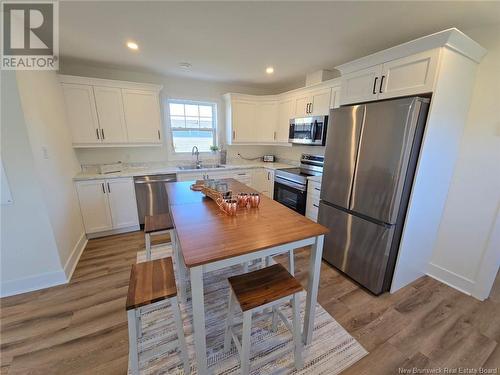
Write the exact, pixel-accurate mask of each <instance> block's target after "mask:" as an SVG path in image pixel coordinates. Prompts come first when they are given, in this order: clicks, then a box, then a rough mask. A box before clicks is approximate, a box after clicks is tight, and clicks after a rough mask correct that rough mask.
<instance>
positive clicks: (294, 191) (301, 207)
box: [274, 176, 307, 215]
mask: <svg viewBox="0 0 500 375" xmlns="http://www.w3.org/2000/svg"><path fill="white" fill-rule="evenodd" d="M306 198H307V196H306V187H305V186H304V185H301V184H297V183H296V182H293V181H289V180H286V179H284V178H280V177H278V176H276V177H275V179H274V200H275V201H277V202H279V203H281V204H283V205H285V206H287V207H288V208H290V209H292V210H294V211H296V212H298V213H299V214H302V215H305V213H306Z"/></svg>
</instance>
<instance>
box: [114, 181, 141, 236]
mask: <svg viewBox="0 0 500 375" xmlns="http://www.w3.org/2000/svg"><path fill="white" fill-rule="evenodd" d="M106 190H107V192H108V200H109V208H110V210H111V220H112V222H113V228H114V229H118V228H126V227H131V226H133V225H137V224H139V222H138V219H139V216H138V215H137V203H136V199H135V187H134V181H133V180H132V179H128V178H115V179H112V180H111V179H110V180H106Z"/></svg>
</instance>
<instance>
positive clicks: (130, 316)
mask: <svg viewBox="0 0 500 375" xmlns="http://www.w3.org/2000/svg"><path fill="white" fill-rule="evenodd" d="M127 320H128V341H129V344H128V347H129V349H128V350H129V362H130V371H131V372H132V374H133V375H138V374H139V350H138V348H137V315H136V311H135V309H132V310H128V311H127Z"/></svg>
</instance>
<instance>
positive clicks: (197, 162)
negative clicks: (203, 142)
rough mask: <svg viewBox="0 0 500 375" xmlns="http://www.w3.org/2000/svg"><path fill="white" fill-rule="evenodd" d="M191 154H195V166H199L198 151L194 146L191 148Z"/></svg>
mask: <svg viewBox="0 0 500 375" xmlns="http://www.w3.org/2000/svg"><path fill="white" fill-rule="evenodd" d="M193 155H196V168H197V169H199V168H201V160H200V151H199V150H198V147H196V146H193V149H192V150H191V156H193Z"/></svg>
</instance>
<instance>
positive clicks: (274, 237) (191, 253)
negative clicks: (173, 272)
mask: <svg viewBox="0 0 500 375" xmlns="http://www.w3.org/2000/svg"><path fill="white" fill-rule="evenodd" d="M224 181H225V182H227V183H228V186H229V188H230V190H231V191H232V192H233V194H236V193H238V192H246V193H251V192H256V191H255V190H253V189H251V188H250V187H248V186H246V185H244V184H241V183H239V182H237V181H236V180H234V179H226V180H224ZM192 183H193V181H186V182H175V183H168V184H166V186H167V193H168V197H169V204H170V212H171V215H172V219H173V223H174V226H175V229H176V235H177V239H176V246H179V252H180V256H182V257H183V263H184V264H185V266H186V267H187V268H188V269H189V273H190V279H191V296H192V306H193V328H194V345H195V352H196V361H197V366H198V373H199V374H207V373H208V369H207V352H206V336H205V306H204V288H203V273H204V272H210V271H214V270H218V269H222V268H225V267H230V266H233V265H236V264H242V263H245V262H249V261H252V260H255V259H260V258H265V257H268V256H273V255H278V254H282V253H287V252H290V251H293V250H295V249H298V248H301V247H304V246H308V245H313V246H312V247H311V255H310V260H309V280H308V285H307V300H306V311H305V318H304V328H303V332H302V337H303V341H304V343H305V344H309V343H310V342H311V339H312V333H313V329H314V315H315V307H316V302H317V296H318V285H319V279H320V267H321V258H322V252H323V237H324V235H325V234H326V233H327V232H328V229H327V228H326V227H324V226H322V225H320V224H317V223H315V222H313V221H311V220H309V219H308V218H306V217H305V216H302V215H300V214H298V213H296V212H295V211H292V210H291V209H289V208H287V207H285V206H284V205H282V204H280V203H278V202H276V201H274V200H272V199H269V198H267V197H266V196H264V195H262V194H261V202H260V205H259V207H258V208H250V209H239V210H238V212H237V215H236V216H228V215H226V214H225V213H224V212H222V211H221V210H220V209H219V207H218V206H217V205H216V203H215V202H214V201H213V200H211V199H210V198H208V197H205V196H204V195H203V194H202V193H201V192H195V191H192V190H191V189H190V185H191V184H192Z"/></svg>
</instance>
